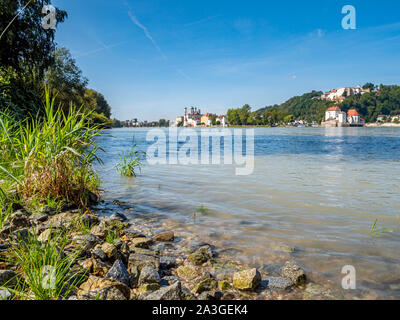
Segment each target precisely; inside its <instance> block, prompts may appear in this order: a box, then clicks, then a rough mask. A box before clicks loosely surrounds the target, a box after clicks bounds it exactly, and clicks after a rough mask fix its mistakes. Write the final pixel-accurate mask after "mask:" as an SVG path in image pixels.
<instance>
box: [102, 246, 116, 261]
mask: <svg viewBox="0 0 400 320" xmlns="http://www.w3.org/2000/svg"><path fill="white" fill-rule="evenodd" d="M101 250H103V252H104V253H105V254H106V256H107V258H109V259H115V258H116V256H117V254H118V250H117V248H116V246H114V245H113V244H111V243H108V242H104V243H103V244H102V245H101Z"/></svg>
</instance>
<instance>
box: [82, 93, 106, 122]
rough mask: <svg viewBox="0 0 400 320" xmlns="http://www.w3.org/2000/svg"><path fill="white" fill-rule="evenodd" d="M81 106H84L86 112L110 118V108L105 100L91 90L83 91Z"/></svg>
mask: <svg viewBox="0 0 400 320" xmlns="http://www.w3.org/2000/svg"><path fill="white" fill-rule="evenodd" d="M81 104H82V105H84V107H85V109H86V110H87V111H95V112H96V113H99V114H103V115H104V116H105V117H107V118H110V116H111V107H110V105H109V104H108V102H107V100H106V99H105V98H104V96H103V95H102V94H101V93H99V92H97V91H95V90H93V89H85V93H84V96H83V99H82V100H81Z"/></svg>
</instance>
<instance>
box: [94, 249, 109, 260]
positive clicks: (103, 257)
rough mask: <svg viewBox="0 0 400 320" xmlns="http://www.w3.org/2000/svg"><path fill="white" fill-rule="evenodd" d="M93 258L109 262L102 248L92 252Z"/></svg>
mask: <svg viewBox="0 0 400 320" xmlns="http://www.w3.org/2000/svg"><path fill="white" fill-rule="evenodd" d="M92 256H93V257H94V258H97V259H100V260H101V261H107V255H106V254H105V253H104V251H103V250H101V249H100V248H97V249H94V250H93V251H92Z"/></svg>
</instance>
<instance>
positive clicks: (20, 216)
mask: <svg viewBox="0 0 400 320" xmlns="http://www.w3.org/2000/svg"><path fill="white" fill-rule="evenodd" d="M10 224H11V226H12V227H14V228H26V227H30V225H31V223H30V221H29V215H28V214H27V213H26V212H25V211H23V210H18V211H16V212H14V213H13V214H12V215H11V218H10Z"/></svg>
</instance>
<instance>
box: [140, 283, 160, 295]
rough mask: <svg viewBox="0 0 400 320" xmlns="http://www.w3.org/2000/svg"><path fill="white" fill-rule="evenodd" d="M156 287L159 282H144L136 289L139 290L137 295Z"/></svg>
mask: <svg viewBox="0 0 400 320" xmlns="http://www.w3.org/2000/svg"><path fill="white" fill-rule="evenodd" d="M158 289H160V284H159V283H145V284H142V285H141V286H140V287H139V289H138V291H139V295H142V294H146V293H151V292H154V291H156V290H158Z"/></svg>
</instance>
